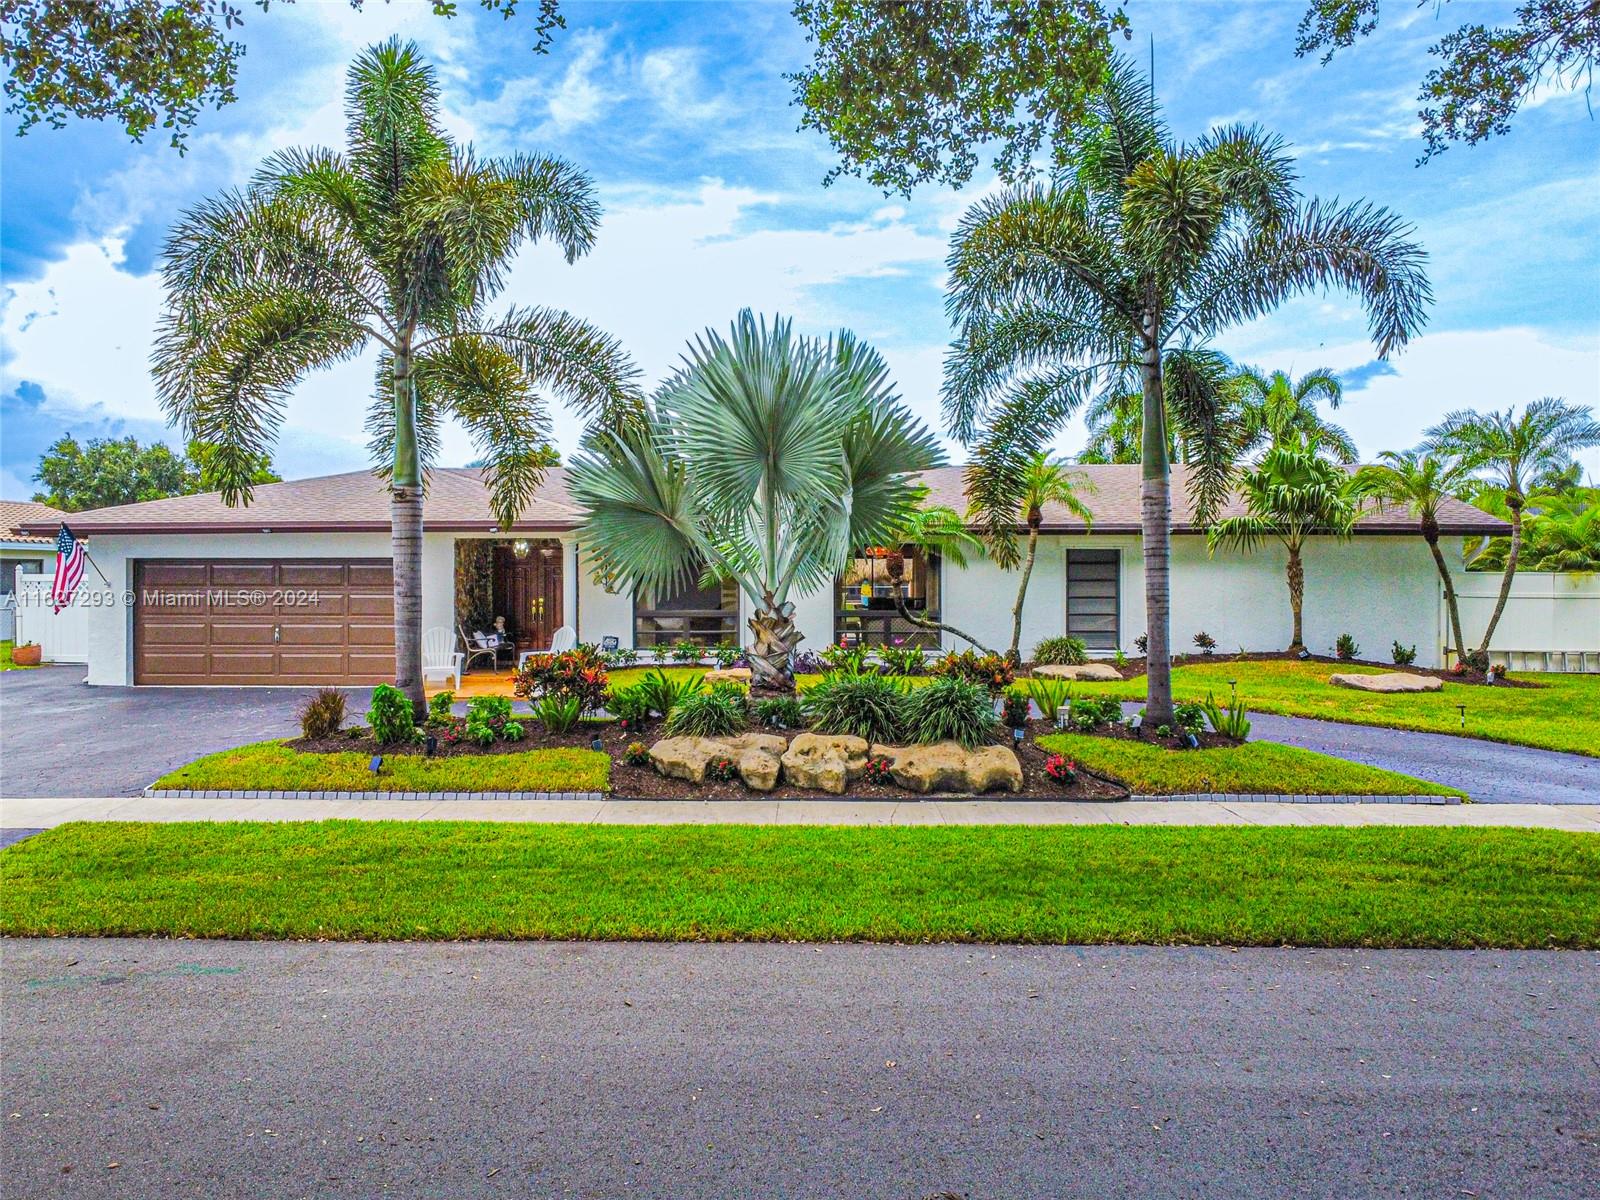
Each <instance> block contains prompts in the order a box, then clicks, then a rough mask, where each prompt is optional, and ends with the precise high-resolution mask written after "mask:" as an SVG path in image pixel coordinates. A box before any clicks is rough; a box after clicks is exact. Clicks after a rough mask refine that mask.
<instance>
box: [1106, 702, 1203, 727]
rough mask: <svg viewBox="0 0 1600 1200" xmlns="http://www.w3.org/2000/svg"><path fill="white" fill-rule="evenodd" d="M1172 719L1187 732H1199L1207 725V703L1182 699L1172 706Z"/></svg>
mask: <svg viewBox="0 0 1600 1200" xmlns="http://www.w3.org/2000/svg"><path fill="white" fill-rule="evenodd" d="M1119 715H1120V714H1119ZM1172 720H1173V723H1174V724H1176V725H1177V726H1178V728H1179V729H1181V730H1183V731H1184V732H1185V733H1199V732H1200V731H1201V730H1203V729H1204V728H1205V727H1206V710H1205V705H1203V704H1196V703H1195V702H1194V701H1192V700H1191V701H1188V702H1183V701H1180V702H1178V703H1177V704H1174V705H1173V706H1172Z"/></svg>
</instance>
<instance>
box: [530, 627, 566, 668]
mask: <svg viewBox="0 0 1600 1200" xmlns="http://www.w3.org/2000/svg"><path fill="white" fill-rule="evenodd" d="M577 644H578V631H577V630H576V629H574V628H573V627H572V626H571V625H563V626H562V627H561V628H560V629H558V630H556V632H555V636H554V637H552V638H551V639H550V647H549V649H547V650H524V651H523V652H522V653H521V654H519V655H517V669H518V670H521V669H522V664H523V663H525V662H527V661H528V660H529V659H530V658H532V657H533V656H534V655H535V654H561V653H563V652H564V651H567V650H571V649H572V648H573V647H574V646H576V645H577Z"/></svg>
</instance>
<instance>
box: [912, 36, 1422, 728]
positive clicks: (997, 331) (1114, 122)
mask: <svg viewBox="0 0 1600 1200" xmlns="http://www.w3.org/2000/svg"><path fill="white" fill-rule="evenodd" d="M1091 113H1092V119H1091V121H1090V123H1089V124H1087V125H1086V126H1085V127H1084V128H1083V130H1082V132H1081V134H1080V135H1079V137H1078V141H1077V143H1076V145H1075V147H1074V149H1073V153H1072V161H1071V164H1070V168H1069V169H1068V170H1066V171H1064V172H1062V173H1061V174H1060V175H1058V176H1057V177H1056V178H1055V179H1053V180H1052V181H1051V182H1050V183H1049V184H1047V185H1040V184H1033V183H1028V184H1019V185H1015V186H1012V187H1010V188H1007V189H1006V190H1004V191H1002V192H1001V193H999V194H997V195H995V196H993V197H990V198H987V199H984V200H982V201H980V202H979V203H977V204H975V205H974V206H973V207H972V208H971V209H969V210H968V212H967V214H966V215H965V217H964V218H963V220H962V222H961V225H960V228H959V229H958V231H957V233H956V235H955V239H954V244H953V248H952V250H951V254H950V260H949V268H950V284H949V296H948V306H949V308H950V311H951V313H952V315H953V316H954V317H955V318H956V320H957V321H958V322H959V323H960V328H959V332H958V336H957V339H956V342H955V345H954V347H953V348H952V350H951V353H950V355H949V357H948V358H947V360H946V367H945V393H944V405H945V414H946V418H947V420H948V422H949V426H950V431H951V433H952V434H953V435H954V436H955V437H957V438H958V439H960V440H962V441H963V442H968V443H971V442H973V441H977V443H978V445H977V448H976V450H975V451H974V456H973V461H974V464H975V466H976V467H978V468H980V469H981V475H980V478H979V484H980V486H978V487H975V488H973V489H972V490H973V491H974V492H976V493H980V494H981V497H982V499H981V502H980V506H981V508H982V509H983V510H984V511H987V512H990V513H999V512H1001V511H1004V510H1003V507H1002V504H1001V501H1003V500H1004V499H1005V498H1006V497H1008V496H1012V497H1014V496H1019V495H1020V494H1021V493H1020V488H1019V486H1018V485H1019V481H1020V479H1021V475H1022V470H1023V465H1024V464H1025V463H1026V462H1027V461H1029V460H1031V459H1032V457H1033V456H1034V455H1035V454H1037V452H1038V451H1039V449H1041V448H1043V447H1044V446H1047V445H1048V444H1049V443H1050V441H1051V440H1052V439H1053V438H1054V437H1055V436H1056V435H1057V433H1058V432H1059V430H1060V428H1061V425H1062V423H1063V422H1064V421H1065V419H1066V416H1067V415H1068V414H1070V413H1071V412H1073V411H1074V410H1075V409H1076V408H1077V407H1078V406H1079V405H1080V404H1081V403H1082V402H1083V400H1084V399H1085V397H1086V396H1088V395H1090V394H1091V393H1092V392H1093V390H1094V388H1095V385H1096V383H1097V382H1100V381H1103V380H1105V379H1106V378H1107V377H1108V376H1110V377H1113V378H1116V377H1120V376H1122V375H1124V374H1125V373H1127V372H1129V371H1136V372H1137V373H1138V378H1139V381H1140V391H1141V395H1142V398H1143V412H1142V415H1141V425H1140V441H1141V446H1140V462H1141V465H1142V476H1143V484H1142V498H1141V526H1142V531H1143V553H1144V581H1145V609H1146V613H1147V620H1148V623H1149V625H1148V637H1149V655H1148V657H1149V664H1150V666H1149V704H1148V711H1149V718H1150V720H1152V721H1154V722H1157V723H1162V724H1165V723H1170V721H1171V718H1172V712H1171V709H1172V677H1171V660H1170V645H1171V643H1170V629H1169V625H1170V620H1171V612H1170V595H1169V586H1170V574H1169V560H1170V532H1171V496H1170V471H1169V465H1168V464H1169V445H1168V437H1167V428H1166V414H1167V411H1168V408H1169V406H1170V407H1171V408H1173V409H1174V410H1176V411H1178V412H1179V413H1181V414H1182V419H1183V421H1184V423H1185V425H1186V427H1187V428H1192V429H1193V430H1195V431H1196V434H1197V438H1196V441H1197V446H1198V448H1199V449H1200V450H1201V451H1203V453H1201V454H1200V455H1199V461H1197V462H1196V464H1195V466H1194V468H1193V469H1192V470H1191V471H1190V479H1191V495H1192V497H1193V499H1194V501H1195V508H1196V512H1197V514H1199V519H1201V520H1206V519H1208V517H1209V515H1210V514H1211V513H1213V512H1215V511H1216V510H1217V506H1218V505H1219V504H1220V502H1221V500H1222V499H1223V498H1224V497H1225V496H1226V495H1227V492H1228V488H1229V484H1230V480H1231V474H1232V463H1233V455H1234V451H1235V446H1234V443H1233V439H1232V438H1231V437H1230V435H1229V432H1228V422H1227V411H1228V403H1227V397H1226V396H1225V395H1223V394H1221V393H1220V391H1219V388H1218V386H1217V384H1216V372H1215V370H1214V368H1213V367H1211V366H1208V365H1207V359H1206V358H1205V357H1204V356H1205V355H1206V353H1207V351H1206V350H1205V345H1204V343H1205V342H1206V340H1207V339H1209V338H1211V337H1213V336H1214V335H1215V334H1217V333H1219V332H1221V331H1222V330H1224V329H1226V328H1227V327H1229V326H1231V325H1234V324H1238V323H1240V322H1243V321H1247V320H1250V319H1253V318H1255V317H1258V316H1261V315H1262V314H1264V313H1267V312H1270V311H1271V310H1272V309H1274V308H1276V307H1277V306H1278V305H1279V304H1280V303H1282V302H1283V301H1284V300H1286V299H1288V298H1289V297H1291V296H1293V295H1296V294H1299V293H1303V292H1309V291H1317V290H1320V289H1323V288H1328V287H1339V288H1345V289H1349V290H1350V291H1353V292H1354V293H1355V294H1356V295H1357V296H1359V297H1360V299H1361V300H1362V302H1363V303H1364V305H1365V307H1366V309H1367V313H1368V324H1369V329H1370V331H1371V334H1372V338H1373V341H1374V343H1375V345H1376V348H1377V353H1378V355H1379V357H1387V356H1388V355H1389V354H1390V353H1391V352H1393V351H1394V350H1395V349H1397V348H1399V347H1401V346H1403V345H1404V344H1405V343H1406V342H1407V341H1408V340H1409V339H1410V338H1411V337H1412V336H1413V335H1414V334H1415V333H1416V332H1417V331H1418V330H1419V329H1420V328H1421V327H1422V324H1423V321H1424V319H1425V318H1424V314H1425V312H1426V309H1427V306H1428V304H1429V303H1430V301H1431V299H1432V295H1431V292H1430V290H1429V287H1428V282H1427V278H1426V276H1425V275H1424V273H1423V267H1422V263H1423V253H1422V250H1421V248H1420V247H1418V246H1417V245H1416V243H1415V242H1414V241H1412V240H1411V238H1410V229H1409V227H1408V226H1406V225H1405V223H1404V222H1403V221H1401V220H1400V218H1398V217H1396V216H1395V215H1394V214H1392V213H1390V212H1388V211H1387V210H1384V209H1381V208H1375V207H1373V206H1372V205H1370V204H1366V203H1355V204H1349V205H1345V206H1336V205H1333V204H1329V203H1327V202H1324V201H1321V200H1310V201H1307V200H1305V199H1304V198H1303V197H1302V196H1301V194H1300V192H1299V190H1298V188H1297V187H1296V176H1295V173H1294V168H1293V160H1292V159H1291V158H1290V157H1289V155H1288V154H1287V152H1286V151H1285V149H1284V147H1283V144H1282V143H1281V142H1280V141H1279V140H1278V139H1277V138H1274V137H1271V136H1269V135H1267V134H1265V133H1263V132H1262V131H1260V130H1259V129H1255V128H1248V127H1241V126H1234V127H1230V128H1227V129H1220V130H1216V131H1214V132H1212V133H1210V134H1208V135H1206V136H1205V137H1203V138H1201V139H1199V140H1198V141H1196V142H1194V143H1192V144H1190V145H1186V146H1177V145H1175V144H1174V143H1173V142H1172V140H1171V137H1170V135H1169V133H1168V131H1167V129H1166V126H1165V125H1164V124H1163V123H1162V121H1161V119H1160V117H1159V115H1158V113H1157V111H1156V106H1155V102H1154V98H1153V97H1152V95H1151V93H1150V89H1149V87H1148V86H1147V85H1146V84H1145V82H1144V81H1143V80H1142V79H1140V78H1139V76H1138V75H1137V74H1136V72H1135V71H1134V70H1133V69H1132V67H1131V66H1130V65H1128V64H1126V63H1122V64H1119V66H1118V67H1117V69H1116V70H1115V72H1114V73H1113V74H1112V76H1111V77H1110V78H1109V79H1108V80H1107V83H1106V86H1105V88H1104V89H1103V91H1102V92H1100V93H1099V94H1098V95H1097V96H1096V98H1095V99H1094V100H1093V102H1092V104H1091Z"/></svg>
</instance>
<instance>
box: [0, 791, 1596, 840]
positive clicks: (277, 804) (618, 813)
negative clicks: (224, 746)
mask: <svg viewBox="0 0 1600 1200" xmlns="http://www.w3.org/2000/svg"><path fill="white" fill-rule="evenodd" d="M333 818H342V819H353V820H368V821H380V820H381V821H559V822H574V823H579V824H589V823H598V824H610V825H653V824H662V825H684V824H689V825H698V824H741V825H1103V824H1114V825H1477V826H1483V825H1515V826H1522V827H1525V828H1534V829H1566V830H1572V831H1575V832H1582V833H1600V804H1563V805H1547V804H1451V805H1441V804H1298V803H1297V804H1284V803H1270V802H1269V803H1249V802H1243V801H1229V802H1215V801H1195V800H1164V801H1144V800H1130V801H1124V802H1122V803H1111V804H1096V803H1075V802H1069V801H1057V802H1050V801H1026V800H924V801H898V802H891V801H878V802H873V801H828V800H719V801H693V800H574V801H561V800H546V801H516V800H512V801H496V800H434V799H429V798H426V797H423V798H419V799H416V800H288V799H283V800H222V799H217V800H193V799H181V800H180V799H163V798H159V797H152V796H142V797H126V796H124V797H116V798H107V799H55V798H41V799H17V800H0V828H12V829H48V828H49V827H51V826H53V825H60V824H63V823H64V822H67V821H324V820H329V819H333Z"/></svg>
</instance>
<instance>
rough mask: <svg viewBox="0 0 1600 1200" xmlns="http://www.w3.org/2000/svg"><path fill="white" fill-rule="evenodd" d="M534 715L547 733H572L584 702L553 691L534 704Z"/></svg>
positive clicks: (470, 727) (468, 725)
mask: <svg viewBox="0 0 1600 1200" xmlns="http://www.w3.org/2000/svg"><path fill="white" fill-rule="evenodd" d="M533 713H534V716H536V717H538V718H539V723H540V724H542V725H543V726H544V727H545V731H546V732H547V733H570V732H572V730H574V729H576V728H577V725H578V721H579V719H580V718H581V717H582V716H583V702H582V701H581V700H579V699H578V697H576V696H562V695H558V694H555V693H552V694H551V695H548V696H541V697H540V698H539V702H538V704H537V705H535V706H534V710H533ZM467 731H468V732H469V733H470V732H471V731H472V723H471V720H470V719H469V720H468V722H467Z"/></svg>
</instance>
